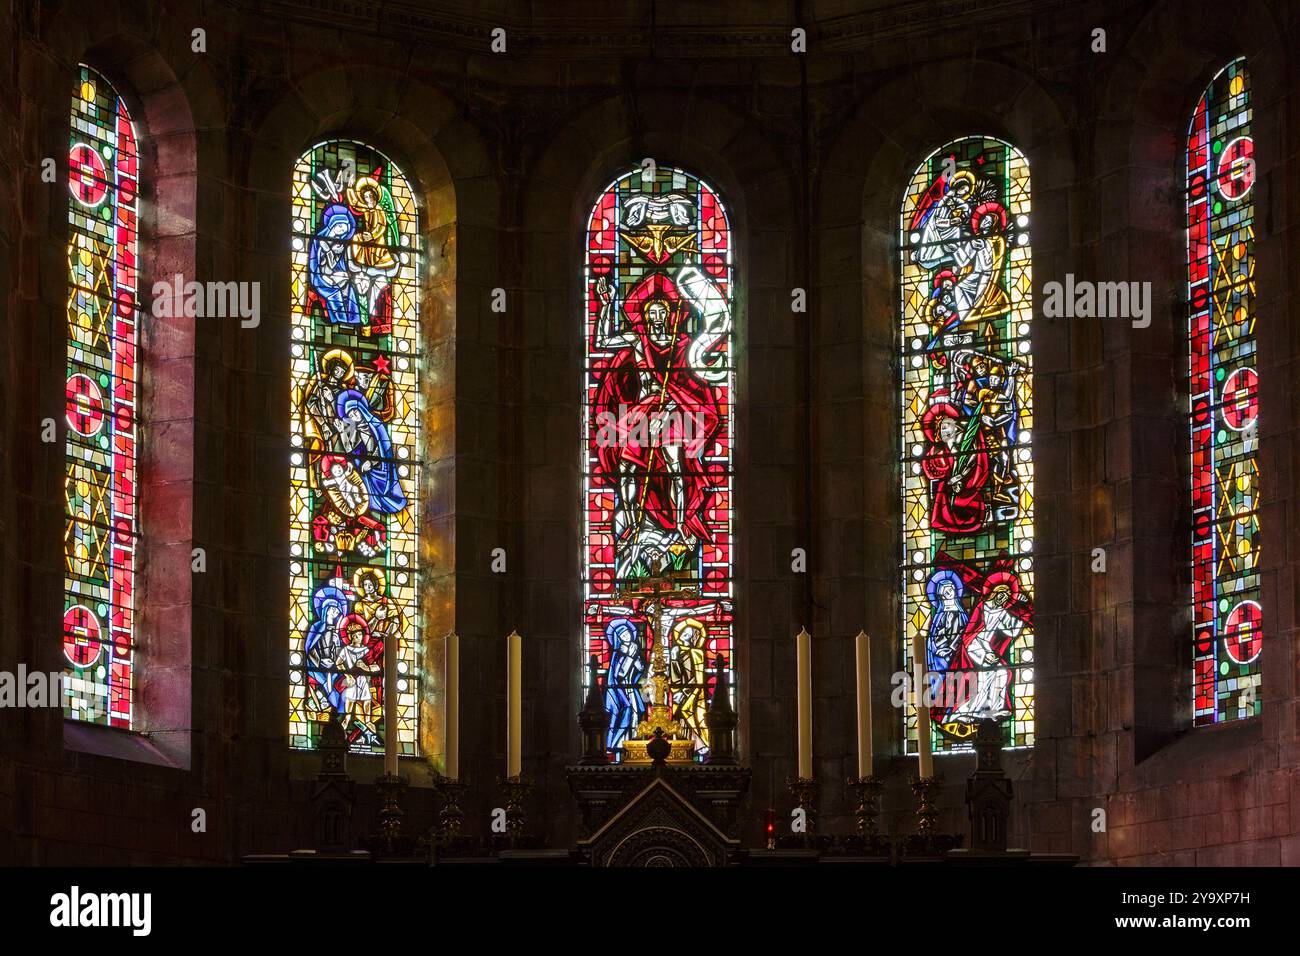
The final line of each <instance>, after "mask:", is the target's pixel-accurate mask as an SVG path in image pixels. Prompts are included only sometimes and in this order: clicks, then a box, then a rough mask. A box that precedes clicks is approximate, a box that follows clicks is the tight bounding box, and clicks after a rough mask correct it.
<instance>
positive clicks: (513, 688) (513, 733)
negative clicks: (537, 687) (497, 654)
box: [506, 631, 523, 777]
mask: <svg viewBox="0 0 1300 956" xmlns="http://www.w3.org/2000/svg"><path fill="white" fill-rule="evenodd" d="M506 641H507V644H508V652H507V655H506V688H507V690H506V776H507V777H517V776H519V773H520V770H521V768H522V767H523V747H522V741H521V732H522V729H523V711H522V707H521V700H522V696H523V684H522V681H521V679H520V676H521V663H522V658H523V645H522V643H521V638H520V637H519V632H518V631H511V632H510V636H509V637H508V638H507V639H506Z"/></svg>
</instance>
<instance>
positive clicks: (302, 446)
mask: <svg viewBox="0 0 1300 956" xmlns="http://www.w3.org/2000/svg"><path fill="white" fill-rule="evenodd" d="M417 225H418V223H417V212H416V208H415V203H414V197H413V196H412V194H411V191H410V188H409V186H408V185H407V183H406V181H405V179H404V178H403V177H402V175H401V173H400V172H398V171H397V169H396V168H395V167H394V166H393V164H392V163H391V162H390V161H389V160H388V159H387V158H386V157H384V156H382V155H381V154H380V153H378V152H377V151H375V150H373V149H371V148H370V147H367V146H365V145H363V144H360V143H352V142H346V141H333V142H329V143H322V144H320V145H319V146H316V147H314V148H313V149H311V150H309V151H308V152H307V153H306V154H304V156H303V157H302V158H301V159H300V160H299V163H298V165H297V167H296V168H295V171H294V233H295V240H294V250H295V255H294V326H293V339H294V342H293V378H294V404H293V418H292V422H293V434H292V438H293V443H294V451H293V454H292V456H291V460H292V468H291V473H292V477H293V498H292V502H293V511H292V523H291V528H292V539H291V554H292V557H293V564H292V572H293V573H292V616H293V621H294V634H293V638H292V641H291V653H290V661H291V667H292V671H291V674H292V676H293V685H292V687H291V717H290V723H291V733H292V736H293V740H294V744H295V746H300V747H310V746H314V744H315V742H316V740H317V739H318V738H319V735H320V732H321V728H322V725H323V724H324V723H325V722H327V721H331V720H335V721H338V722H340V723H341V724H342V726H343V727H344V730H345V733H346V735H347V737H348V740H349V741H350V743H351V745H352V747H353V749H355V750H358V751H361V752H375V751H378V750H382V748H383V738H384V723H385V722H386V721H388V720H397V721H398V739H399V746H400V748H401V752H402V753H406V754H414V752H415V740H416V734H415V720H416V715H417V713H418V708H417V707H416V699H415V687H416V686H417V682H415V681H413V680H409V679H408V677H409V675H411V674H412V672H413V670H414V666H415V652H414V645H415V640H414V638H415V637H416V625H415V624H414V623H413V621H414V620H415V594H416V591H415V574H416V565H417V562H418V549H417V546H416V545H417V540H416V527H417V524H416V521H417V515H416V510H417V505H418V496H417V494H416V491H417V488H418V474H419V471H418V467H419V466H418V461H417V460H416V449H417V447H418V446H417V441H418V434H419V416H418V407H417V403H418V401H419V389H418V365H417V358H418V353H419V339H418V335H417V322H418V318H419V316H418V291H417V280H418V264H419V261H418V258H417V255H416V252H417V249H418V243H419V234H418V230H417ZM389 654H395V655H397V656H398V673H399V675H402V676H401V677H399V681H398V685H397V686H396V687H386V686H384V678H383V674H384V666H383V665H384V659H385V657H386V656H387V655H389Z"/></svg>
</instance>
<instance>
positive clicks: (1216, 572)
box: [1187, 59, 1263, 725]
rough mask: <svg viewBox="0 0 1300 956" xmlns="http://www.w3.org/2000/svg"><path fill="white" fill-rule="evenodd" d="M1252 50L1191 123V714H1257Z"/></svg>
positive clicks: (1211, 89)
mask: <svg viewBox="0 0 1300 956" xmlns="http://www.w3.org/2000/svg"><path fill="white" fill-rule="evenodd" d="M1250 113H1251V108H1250V76H1249V74H1248V73H1247V72H1246V61H1245V60H1244V59H1237V60H1234V61H1232V62H1231V63H1229V64H1228V65H1227V66H1225V67H1224V68H1223V69H1222V70H1220V71H1219V73H1218V75H1216V76H1215V77H1214V79H1213V80H1211V81H1210V85H1209V86H1208V87H1206V89H1205V92H1204V94H1202V96H1201V99H1200V102H1199V103H1197V105H1196V111H1195V112H1194V113H1193V114H1192V122H1191V126H1190V128H1189V130H1188V134H1187V303H1188V305H1187V308H1188V335H1189V341H1190V348H1189V353H1190V365H1189V384H1188V393H1189V396H1190V432H1191V439H1192V442H1191V444H1192V448H1191V452H1192V461H1191V476H1192V628H1193V640H1194V642H1195V647H1194V654H1193V658H1194V663H1193V676H1192V681H1193V696H1194V703H1193V718H1194V720H1195V722H1196V724H1197V725H1201V724H1213V723H1217V722H1219V721H1223V720H1236V719H1238V718H1241V717H1252V716H1254V715H1256V714H1258V713H1259V708H1260V701H1259V687H1260V680H1261V674H1260V650H1261V646H1262V643H1261V642H1262V638H1263V615H1262V613H1261V609H1260V601H1259V598H1260V581H1259V463H1258V450H1259V436H1258V434H1257V430H1256V422H1257V419H1258V413H1259V388H1258V381H1259V378H1258V373H1257V371H1256V369H1257V362H1256V357H1255V203H1254V194H1253V191H1252V187H1253V186H1254V184H1255V157H1254V153H1255V147H1254V140H1253V139H1252V138H1251V133H1250V118H1251V117H1250Z"/></svg>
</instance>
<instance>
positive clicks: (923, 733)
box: [912, 639, 934, 777]
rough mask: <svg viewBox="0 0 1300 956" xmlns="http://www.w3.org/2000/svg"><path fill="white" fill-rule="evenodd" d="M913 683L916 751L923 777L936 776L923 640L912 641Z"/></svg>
mask: <svg viewBox="0 0 1300 956" xmlns="http://www.w3.org/2000/svg"><path fill="white" fill-rule="evenodd" d="M912 684H913V687H914V696H915V706H916V752H917V756H918V757H919V758H920V773H921V776H922V777H933V776H934V755H933V754H931V753H930V708H929V707H927V706H926V705H925V697H926V691H927V689H928V686H929V685H928V684H927V682H926V675H925V650H924V645H923V643H922V640H917V639H913V641H912Z"/></svg>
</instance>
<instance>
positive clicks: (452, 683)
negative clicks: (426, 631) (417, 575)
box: [446, 631, 460, 780]
mask: <svg viewBox="0 0 1300 956" xmlns="http://www.w3.org/2000/svg"><path fill="white" fill-rule="evenodd" d="M446 668H447V728H446V737H447V768H446V770H447V776H448V777H450V778H451V779H452V780H458V779H460V637H459V636H458V635H457V634H456V633H455V632H454V631H453V632H452V633H450V634H448V635H447V660H446Z"/></svg>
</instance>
